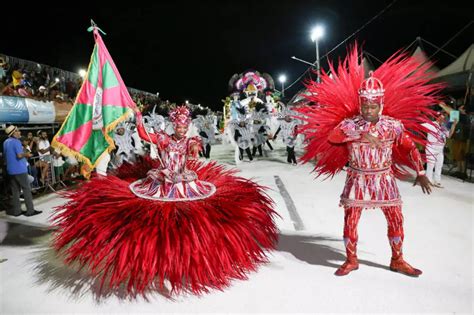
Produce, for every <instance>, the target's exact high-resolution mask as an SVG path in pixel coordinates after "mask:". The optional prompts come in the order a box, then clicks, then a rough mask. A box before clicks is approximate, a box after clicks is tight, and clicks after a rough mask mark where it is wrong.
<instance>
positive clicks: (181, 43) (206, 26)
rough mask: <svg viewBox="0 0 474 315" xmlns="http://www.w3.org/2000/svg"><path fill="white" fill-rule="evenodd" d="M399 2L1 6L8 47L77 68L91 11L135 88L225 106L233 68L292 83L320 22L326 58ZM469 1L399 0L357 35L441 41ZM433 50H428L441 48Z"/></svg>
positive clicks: (453, 49)
mask: <svg viewBox="0 0 474 315" xmlns="http://www.w3.org/2000/svg"><path fill="white" fill-rule="evenodd" d="M391 2H392V1H391V0H390V1H383V0H379V1H334V0H333V1H291V0H287V1H248V2H247V1H192V2H191V1H159V2H157V4H154V5H149V6H146V7H140V8H138V7H131V6H129V5H121V6H117V5H115V4H114V5H109V6H106V7H105V6H104V7H98V6H97V4H92V3H90V4H87V3H86V2H83V3H82V5H81V7H80V8H73V7H72V6H73V4H74V2H70V4H68V6H67V7H66V6H65V5H64V6H50V7H46V6H45V5H42V6H36V5H30V4H24V5H22V4H20V3H17V4H15V6H14V7H11V8H8V6H10V5H11V4H2V25H3V30H2V36H1V41H0V53H4V54H7V55H12V56H15V57H19V58H23V59H28V60H32V61H35V62H39V63H43V64H48V65H51V66H54V67H58V68H62V69H65V70H69V71H74V72H77V71H78V69H79V68H85V67H87V64H88V61H89V57H90V54H91V52H92V47H93V37H92V35H91V34H90V33H88V32H86V29H87V27H88V26H89V25H90V22H89V21H90V19H91V18H92V19H93V20H94V21H95V22H96V23H97V24H98V26H99V27H100V28H102V29H103V30H104V31H105V32H106V33H107V36H103V39H104V41H105V44H106V45H107V47H108V49H109V52H110V54H111V55H112V58H113V59H114V61H115V63H116V65H117V67H118V69H119V71H120V73H121V75H122V78H123V79H124V81H125V84H126V85H127V86H130V87H133V88H137V89H141V90H145V91H148V92H152V93H156V92H160V97H162V98H163V99H164V100H166V99H169V100H170V101H172V102H184V100H186V99H188V100H190V101H191V102H192V103H196V104H197V103H201V104H202V105H205V106H209V107H211V108H213V109H217V108H220V107H221V106H222V103H221V101H220V100H221V99H223V98H225V96H227V95H228V90H227V83H228V80H229V78H230V77H231V76H232V75H233V74H234V73H240V72H243V71H245V70H248V69H256V70H258V71H260V72H267V73H269V74H271V75H272V76H273V77H274V79H275V81H277V80H276V79H277V77H278V75H279V74H281V73H285V74H286V76H287V77H288V82H287V85H288V84H289V83H291V82H292V81H293V80H295V79H296V78H297V77H298V76H299V75H300V74H301V73H303V72H304V71H305V70H306V68H307V66H306V65H304V64H302V63H300V62H297V61H294V60H292V59H291V56H297V57H299V58H301V59H305V60H308V61H311V62H313V61H314V60H315V47H314V43H313V42H311V40H310V30H311V28H312V27H313V26H314V25H315V24H316V23H321V24H323V25H324V27H325V29H326V34H325V37H324V38H323V39H322V40H321V41H320V55H321V56H322V55H324V54H325V53H326V52H327V51H329V50H330V49H332V48H333V47H334V46H335V45H337V44H338V43H339V42H341V41H342V40H343V39H344V38H346V37H347V36H349V35H350V34H352V33H353V32H354V31H355V30H357V29H358V28H359V27H360V26H362V25H363V24H364V23H366V22H367V21H368V20H370V19H371V18H372V17H373V16H375V15H376V14H377V13H378V12H379V11H381V10H382V9H383V8H385V7H386V6H387V5H388V4H390V3H391ZM10 3H12V2H11V1H10ZM468 4H469V1H412V0H398V1H396V2H395V4H394V5H393V6H392V7H391V8H390V9H389V10H388V11H387V12H385V13H384V14H383V15H381V16H380V17H379V18H378V19H376V20H375V21H373V22H372V23H371V24H369V25H368V26H367V27H366V28H364V29H363V30H362V31H361V32H360V33H358V34H357V36H356V37H355V39H357V40H358V41H359V42H362V43H364V49H365V50H367V51H368V52H369V53H371V54H373V55H374V56H376V57H377V58H379V59H382V60H385V59H386V58H387V57H389V56H390V55H391V54H392V53H394V52H395V51H396V50H397V49H399V48H402V47H404V46H407V45H409V44H410V43H411V42H412V41H414V40H415V38H416V37H417V36H421V37H422V38H424V39H426V40H428V41H429V42H432V43H433V44H436V45H438V46H440V45H443V44H444V43H445V42H447V41H448V40H449V39H450V38H451V37H452V36H453V35H454V34H456V33H457V32H458V31H459V30H460V29H461V28H463V27H464V26H465V25H467V24H468V23H469V21H470V20H472V17H473V14H472V12H473V10H472V6H469V5H468ZM473 38H474V25H471V26H470V27H469V28H468V29H466V30H465V31H464V32H463V33H462V34H461V35H459V36H458V37H457V38H455V39H454V40H453V41H452V42H451V43H450V44H448V45H447V46H446V47H445V49H446V50H447V51H449V52H450V53H452V54H454V55H456V56H459V55H460V54H462V52H463V51H464V50H465V49H466V48H467V47H468V46H469V45H470V44H471V43H472V41H473ZM353 42H354V38H353V39H351V40H350V41H349V43H353ZM424 48H425V49H426V51H427V53H428V54H429V55H430V54H431V53H434V52H435V49H433V48H432V47H430V46H429V45H426V44H425V45H424ZM345 51H346V45H343V46H341V47H340V48H338V49H337V50H336V51H334V53H332V54H331V55H330V56H329V58H330V59H337V58H339V57H343V56H344V55H345ZM434 60H435V62H436V63H437V65H438V67H441V68H442V67H444V66H446V65H448V64H449V63H450V62H452V61H453V60H454V59H453V58H451V57H449V56H447V55H445V54H444V53H441V52H440V53H438V54H437V55H436V56H435V57H434ZM325 64H326V62H325V61H324V60H323V61H322V65H323V66H324V65H325ZM375 65H376V66H377V62H375ZM276 84H277V88H279V87H280V84H279V83H277V82H276ZM301 87H302V85H301V84H297V85H295V86H294V87H293V88H291V89H290V90H288V91H286V93H287V95H288V94H289V95H291V94H294V93H296V92H297V91H298V89H300V88H301Z"/></svg>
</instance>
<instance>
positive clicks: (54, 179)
mask: <svg viewBox="0 0 474 315" xmlns="http://www.w3.org/2000/svg"><path fill="white" fill-rule="evenodd" d="M58 169H59V168H58ZM28 174H29V175H30V176H32V177H33V181H32V183H31V185H32V189H33V190H43V192H45V191H47V190H51V191H56V188H57V186H58V185H61V186H63V187H66V184H64V182H63V181H62V180H61V177H60V175H61V172H58V170H57V167H55V166H54V158H53V155H51V154H49V155H45V156H42V157H40V156H35V157H32V158H29V159H28Z"/></svg>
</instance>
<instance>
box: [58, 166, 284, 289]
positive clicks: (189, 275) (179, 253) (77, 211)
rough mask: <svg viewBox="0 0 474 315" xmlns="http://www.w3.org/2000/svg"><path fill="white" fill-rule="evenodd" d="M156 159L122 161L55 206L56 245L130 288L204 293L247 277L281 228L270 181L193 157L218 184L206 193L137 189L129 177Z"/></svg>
mask: <svg viewBox="0 0 474 315" xmlns="http://www.w3.org/2000/svg"><path fill="white" fill-rule="evenodd" d="M156 167H158V164H157V162H156V161H153V160H151V159H144V160H143V161H141V162H140V163H136V164H132V165H124V166H122V167H121V168H119V169H118V171H117V172H116V174H115V175H112V176H107V177H95V178H93V179H92V180H90V181H88V182H86V183H85V184H83V185H82V186H80V187H79V188H78V189H76V190H74V191H68V192H65V197H67V198H68V199H69V201H68V202H67V203H66V204H64V205H62V206H60V207H58V209H57V210H58V211H57V213H56V214H55V216H54V218H53V220H54V223H55V225H56V227H57V232H56V233H55V237H54V247H55V249H56V250H57V251H59V252H60V254H62V255H64V258H65V262H66V263H68V264H72V263H74V262H78V263H79V264H80V265H81V266H82V267H83V268H86V269H87V270H88V271H89V272H90V274H91V275H92V276H94V277H101V281H102V285H104V284H105V285H108V286H109V287H110V288H112V289H113V288H117V287H119V286H122V285H126V287H127V290H128V292H129V293H131V294H137V293H138V294H143V293H144V292H145V291H146V290H148V289H151V288H154V289H161V290H163V289H164V287H165V281H166V280H168V281H169V284H170V286H171V288H167V289H168V290H169V289H171V292H172V293H174V294H178V293H183V292H191V293H194V294H202V293H205V292H208V291H209V290H210V289H220V290H222V289H223V288H225V287H227V286H228V285H229V284H230V282H231V280H232V279H246V278H247V274H248V273H249V272H252V271H255V270H256V268H257V266H258V265H259V264H260V263H264V262H266V261H267V257H266V251H268V250H271V249H274V248H275V244H276V241H277V228H276V226H275V222H274V217H275V215H276V213H275V212H274V211H273V210H272V206H273V202H272V200H271V199H270V198H269V197H268V195H267V194H266V193H265V188H264V187H262V186H260V185H258V184H256V183H254V182H253V181H251V180H247V179H245V178H242V177H238V176H236V175H235V172H236V171H235V170H227V169H225V168H224V167H223V166H220V165H217V164H215V163H209V164H206V163H202V162H191V163H190V164H189V165H188V169H190V170H194V171H195V172H196V173H197V175H198V177H199V179H200V180H204V181H207V182H210V183H212V184H214V185H215V186H216V188H217V190H216V192H215V193H214V194H213V195H212V196H210V197H208V198H206V199H203V200H197V201H187V202H184V201H179V202H169V201H168V202H160V201H156V200H148V199H142V198H139V197H137V196H135V195H134V194H133V193H132V192H131V191H130V189H129V184H130V183H131V182H133V181H135V180H137V179H140V178H144V177H146V172H147V171H148V170H150V169H151V168H156Z"/></svg>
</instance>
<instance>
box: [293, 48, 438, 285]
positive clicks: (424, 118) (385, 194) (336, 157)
mask: <svg viewBox="0 0 474 315" xmlns="http://www.w3.org/2000/svg"><path fill="white" fill-rule="evenodd" d="M358 56H359V52H358V50H357V47H355V48H354V49H353V50H352V52H350V54H349V56H348V57H347V58H346V60H345V61H344V62H342V63H341V64H340V65H339V67H338V68H337V71H336V69H335V68H334V67H333V66H332V64H331V65H330V70H331V73H332V74H333V76H332V77H329V76H328V75H327V74H326V73H325V74H323V75H322V82H321V83H320V84H318V83H316V82H310V84H309V85H308V89H309V91H310V92H311V96H309V97H308V98H309V101H311V102H313V104H316V105H315V106H312V107H305V108H302V109H300V110H299V111H300V112H301V113H303V114H304V116H305V117H304V118H303V120H305V121H306V122H307V124H305V125H303V126H302V128H301V132H302V133H303V134H304V135H305V136H306V139H307V146H306V153H305V155H304V156H303V157H302V159H303V161H309V160H312V159H315V160H316V166H315V172H316V173H317V174H318V175H329V176H332V175H334V174H336V173H338V172H339V171H341V170H342V169H343V167H344V166H345V165H346V164H348V167H347V178H346V184H345V187H344V190H343V192H342V195H341V205H342V206H343V207H344V211H345V216H344V243H345V247H346V254H347V260H346V262H345V263H344V264H343V265H342V266H340V267H339V269H338V270H337V271H336V275H338V276H343V275H347V274H348V273H350V272H351V271H353V270H356V269H358V267H359V264H358V261H357V239H358V235H357V225H358V222H359V218H360V216H361V213H362V209H365V208H375V207H379V208H381V209H382V211H383V213H384V215H385V217H386V219H387V224H388V238H389V243H390V246H391V248H392V260H391V262H390V269H391V270H392V271H396V272H400V273H403V274H406V275H408V276H414V277H417V276H419V275H420V274H421V273H422V272H421V270H419V269H416V268H414V267H412V266H410V265H409V264H408V263H407V262H406V261H405V260H404V259H403V255H402V245H403V238H404V231H403V215H402V210H401V204H402V201H401V198H400V193H399V191H398V187H397V184H396V181H395V177H400V176H404V175H407V172H406V170H404V169H403V168H400V166H408V167H410V168H412V169H413V170H414V171H415V172H416V180H415V184H416V183H418V184H420V186H421V188H422V190H423V192H424V193H425V192H426V193H430V192H431V189H430V185H429V184H430V183H429V180H428V179H427V178H426V176H425V174H424V170H423V161H422V158H421V155H420V153H419V152H418V150H417V148H416V146H415V143H414V142H417V143H421V144H425V143H426V140H425V138H424V137H423V136H424V133H426V132H428V130H427V128H425V127H423V126H422V124H423V123H431V120H430V117H432V114H433V111H432V110H431V109H430V108H429V106H430V105H433V104H437V103H438V102H439V101H438V100H437V99H436V96H435V94H436V93H437V92H438V91H439V89H440V88H441V86H440V85H435V84H428V81H429V79H430V78H429V76H428V75H427V70H428V69H429V67H430V64H428V63H426V64H420V63H419V62H418V61H417V60H416V59H414V58H410V57H407V56H406V55H403V54H395V55H394V56H392V57H391V58H390V59H389V60H387V61H386V62H385V63H384V64H382V65H381V66H380V67H379V68H378V69H377V71H375V72H374V73H370V77H369V78H367V79H365V80H364V69H363V67H362V65H361V64H360V63H359V59H358Z"/></svg>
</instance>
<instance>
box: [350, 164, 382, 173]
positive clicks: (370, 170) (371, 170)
mask: <svg viewBox="0 0 474 315" xmlns="http://www.w3.org/2000/svg"><path fill="white" fill-rule="evenodd" d="M349 169H350V170H352V171H354V172H357V173H383V172H386V171H389V170H390V167H384V168H357V167H354V166H349Z"/></svg>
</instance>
